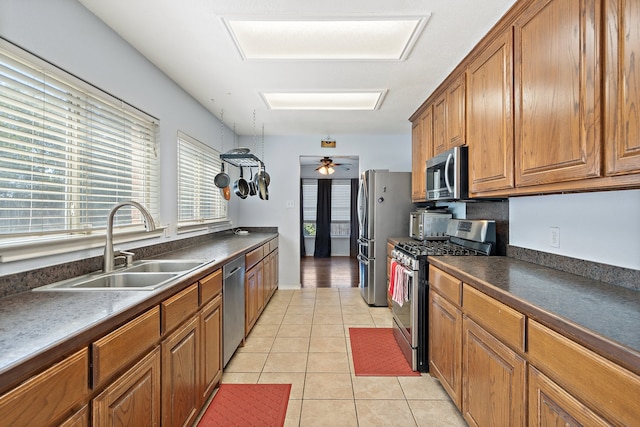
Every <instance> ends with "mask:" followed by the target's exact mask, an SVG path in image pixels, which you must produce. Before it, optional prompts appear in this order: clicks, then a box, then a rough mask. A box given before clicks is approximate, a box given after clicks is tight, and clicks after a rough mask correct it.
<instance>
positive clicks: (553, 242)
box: [549, 227, 560, 248]
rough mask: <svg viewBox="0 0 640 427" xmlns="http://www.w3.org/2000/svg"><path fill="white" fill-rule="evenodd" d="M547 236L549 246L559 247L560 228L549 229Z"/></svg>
mask: <svg viewBox="0 0 640 427" xmlns="http://www.w3.org/2000/svg"><path fill="white" fill-rule="evenodd" d="M549 230H550V234H549V245H550V246H551V247H552V248H559V247H560V227H551V228H550V229H549Z"/></svg>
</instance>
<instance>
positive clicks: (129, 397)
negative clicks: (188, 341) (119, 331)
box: [92, 347, 160, 427]
mask: <svg viewBox="0 0 640 427" xmlns="http://www.w3.org/2000/svg"><path fill="white" fill-rule="evenodd" d="M92 408H93V424H92V425H93V426H94V427H98V426H109V427H116V426H140V427H147V426H148V427H152V426H159V425H160V349H159V348H158V347H156V348H155V349H154V350H152V351H151V352H150V353H149V354H148V355H147V356H145V357H144V358H142V360H140V361H139V362H138V363H136V364H135V365H134V366H133V367H132V368H130V369H129V370H128V371H127V372H126V373H125V374H123V375H121V376H120V377H118V379H117V380H116V381H114V382H113V383H111V384H109V386H107V387H106V388H105V389H104V391H102V393H100V394H99V395H98V396H96V397H95V398H94V399H93V402H92Z"/></svg>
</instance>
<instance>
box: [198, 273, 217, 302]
mask: <svg viewBox="0 0 640 427" xmlns="http://www.w3.org/2000/svg"><path fill="white" fill-rule="evenodd" d="M220 292H222V269H218V270H216V271H215V272H213V273H212V274H210V275H208V276H207V277H205V278H203V279H200V305H201V306H202V305H205V304H206V303H208V302H209V301H211V300H212V299H213V297H215V296H216V295H218V294H219V293H220Z"/></svg>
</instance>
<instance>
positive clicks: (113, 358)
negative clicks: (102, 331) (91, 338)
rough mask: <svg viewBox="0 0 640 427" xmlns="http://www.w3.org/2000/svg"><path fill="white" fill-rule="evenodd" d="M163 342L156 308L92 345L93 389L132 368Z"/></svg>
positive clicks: (158, 310) (158, 312)
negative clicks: (120, 372)
mask: <svg viewBox="0 0 640 427" xmlns="http://www.w3.org/2000/svg"><path fill="white" fill-rule="evenodd" d="M159 339H160V309H159V308H158V307H157V306H156V307H154V308H152V309H151V310H149V311H147V312H146V313H144V314H142V315H140V316H138V317H136V318H135V319H133V320H132V321H130V322H129V323H126V324H125V325H123V326H121V327H119V328H118V329H116V330H115V331H113V332H111V333H110V334H108V335H106V336H104V337H102V338H100V339H99V340H98V341H96V342H94V343H93V344H92V355H93V357H92V359H93V387H94V388H96V387H97V386H99V385H100V384H102V383H103V382H104V381H105V380H107V379H108V378H110V377H111V376H112V375H113V374H115V373H116V372H118V371H119V370H121V369H123V368H125V367H127V366H128V365H130V364H131V363H132V362H133V361H134V360H136V359H137V358H138V357H139V356H141V355H142V354H143V353H145V352H146V351H147V350H148V349H150V348H151V347H152V346H153V345H154V344H155V343H157V342H158V340H159Z"/></svg>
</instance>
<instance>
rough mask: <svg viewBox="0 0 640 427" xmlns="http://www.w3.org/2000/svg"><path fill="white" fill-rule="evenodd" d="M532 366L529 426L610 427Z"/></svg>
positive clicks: (530, 371)
mask: <svg viewBox="0 0 640 427" xmlns="http://www.w3.org/2000/svg"><path fill="white" fill-rule="evenodd" d="M610 425H611V424H609V423H608V422H606V421H605V420H604V419H602V418H600V417H599V416H598V415H597V414H595V413H594V412H593V411H591V410H590V409H589V408H588V407H586V406H585V405H583V404H582V403H581V402H580V401H578V400H577V399H576V398H575V397H573V396H571V395H570V394H569V393H567V392H566V391H565V390H564V389H563V388H562V387H560V386H559V385H558V384H556V383H554V382H553V381H551V380H550V379H549V378H548V377H546V376H545V375H544V374H543V373H541V372H540V371H538V370H537V369H536V368H534V367H533V366H529V426H530V427H543V426H593V427H605V426H610Z"/></svg>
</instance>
